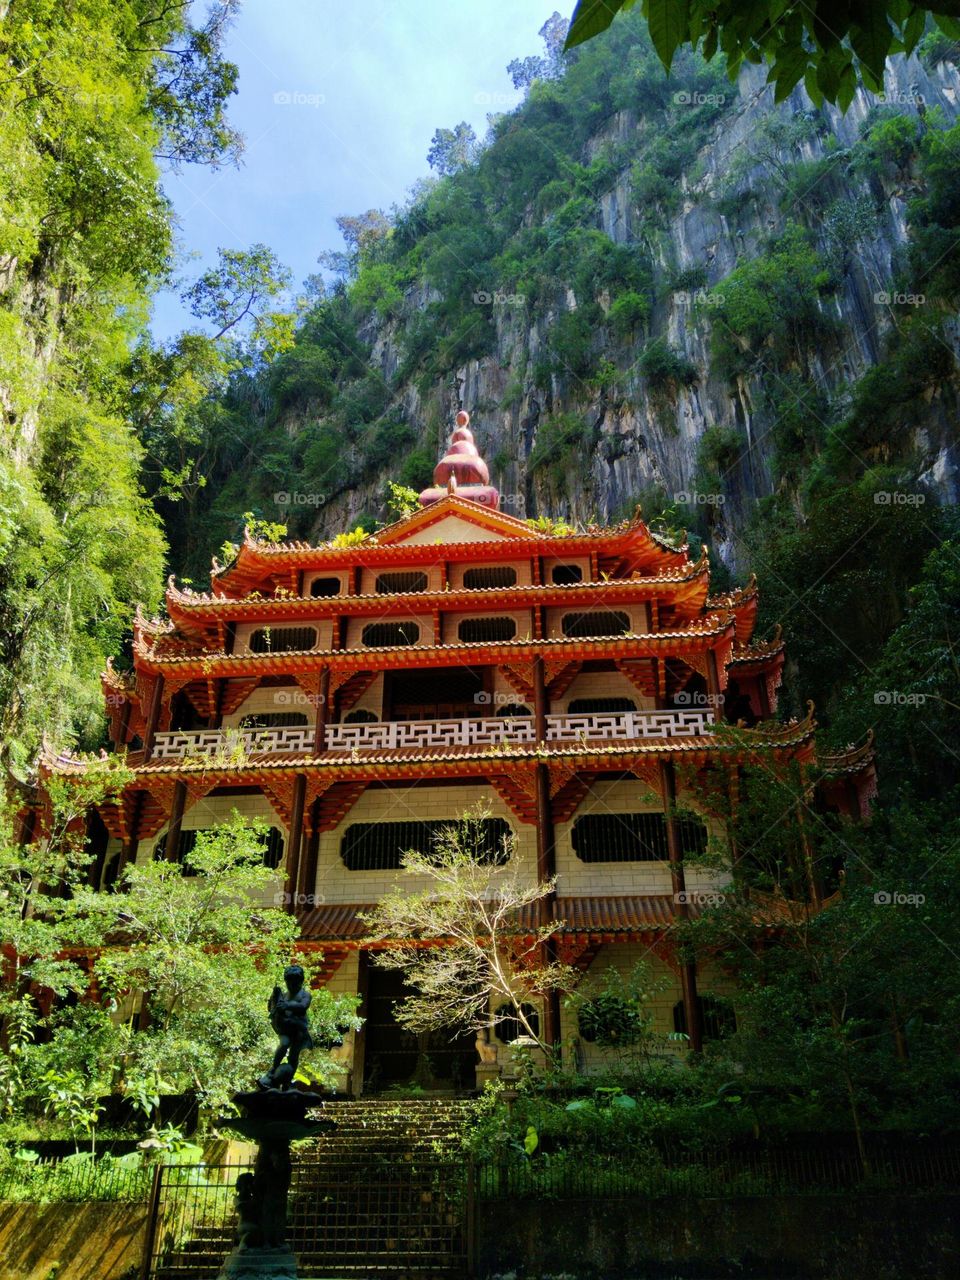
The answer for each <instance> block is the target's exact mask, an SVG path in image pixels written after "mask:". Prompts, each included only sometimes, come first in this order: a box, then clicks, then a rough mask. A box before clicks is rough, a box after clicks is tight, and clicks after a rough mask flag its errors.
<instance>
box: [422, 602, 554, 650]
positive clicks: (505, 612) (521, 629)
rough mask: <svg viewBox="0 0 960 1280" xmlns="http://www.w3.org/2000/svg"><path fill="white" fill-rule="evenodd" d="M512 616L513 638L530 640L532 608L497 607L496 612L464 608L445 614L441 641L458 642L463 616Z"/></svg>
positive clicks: (446, 642) (531, 633)
mask: <svg viewBox="0 0 960 1280" xmlns="http://www.w3.org/2000/svg"><path fill="white" fill-rule="evenodd" d="M491 617H496V618H512V619H513V620H514V622H515V623H516V624H517V631H516V635H515V636H514V637H513V638H514V639H515V640H530V639H532V638H533V610H532V609H498V610H497V611H496V613H494V614H492V613H477V612H476V610H474V611H472V612H471V611H470V610H466V609H465V610H464V611H463V613H448V614H445V615H444V617H443V620H442V627H443V643H444V644H459V643H460V637H459V635H458V634H457V629H458V627H459V626H460V623H461V622H463V621H464V619H465V618H491Z"/></svg>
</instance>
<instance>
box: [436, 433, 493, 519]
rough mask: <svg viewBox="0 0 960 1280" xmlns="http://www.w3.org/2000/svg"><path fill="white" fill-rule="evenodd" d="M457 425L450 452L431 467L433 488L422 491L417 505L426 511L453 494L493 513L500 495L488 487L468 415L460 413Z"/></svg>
mask: <svg viewBox="0 0 960 1280" xmlns="http://www.w3.org/2000/svg"><path fill="white" fill-rule="evenodd" d="M456 421H457V425H456V428H455V430H454V432H453V435H452V436H451V437H450V445H449V448H448V449H447V452H446V453H445V454H444V455H443V457H442V458H441V459H440V461H439V462H438V463H437V465H436V467H434V470H433V483H434V487H433V488H432V489H424V491H423V493H421V495H420V505H421V506H422V507H428V506H429V505H430V504H431V502H438V501H439V500H440V499H441V498H445V497H446V496H447V494H450V493H455V494H457V496H458V497H460V498H469V499H470V501H471V502H479V503H480V504H481V505H482V506H484V507H491V508H492V509H493V510H494V511H496V510H498V509H499V506H500V494H499V493H498V491H497V490H496V489H495V488H494V487H493V485H492V484H491V483H490V472H489V471H488V470H487V464H486V463H485V462H484V460H483V459H482V458H481V457H480V454H479V453H478V452H477V446H476V445H475V444H474V442H473V432H472V431H471V430H470V426H469V423H470V415H469V413H466V412H464V410H463V409H461V410H460V412H459V413H458V414H457V419H456Z"/></svg>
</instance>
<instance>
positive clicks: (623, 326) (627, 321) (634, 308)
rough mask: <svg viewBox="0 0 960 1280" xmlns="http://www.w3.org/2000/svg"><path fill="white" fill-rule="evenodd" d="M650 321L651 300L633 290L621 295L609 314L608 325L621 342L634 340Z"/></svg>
mask: <svg viewBox="0 0 960 1280" xmlns="http://www.w3.org/2000/svg"><path fill="white" fill-rule="evenodd" d="M649 319H650V299H649V298H646V297H644V296H643V294H640V293H635V292H634V291H633V290H632V289H631V290H629V291H628V292H627V293H621V294H620V296H619V298H617V300H616V302H614V303H613V305H612V306H611V308H610V310H609V311H608V312H607V323H608V324H609V325H610V328H611V330H612V331H613V333H614V335H615V337H617V338H618V339H619V340H620V341H621V342H626V341H627V340H628V339H630V338H632V337H633V335H634V334H635V333H636V331H637V330H638V329H642V328H644V327H645V326H646V323H647V321H648V320H649Z"/></svg>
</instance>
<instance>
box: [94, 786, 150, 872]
mask: <svg viewBox="0 0 960 1280" xmlns="http://www.w3.org/2000/svg"><path fill="white" fill-rule="evenodd" d="M145 796H146V792H145V791H138V792H137V793H136V794H135V796H134V797H133V805H132V807H131V813H130V835H129V836H128V837H127V839H126V840H124V841H123V843H122V844H121V846H120V859H119V862H118V863H117V878H118V879H119V877H120V874H121V872H122V871H123V869H124V867H126V866H128V865H129V864H130V863H132V862H136V860H137V849H138V848H139V845H140V814H141V812H142V810H143V802H144V797H145ZM96 887H97V888H99V887H100V886H99V885H97V886H96Z"/></svg>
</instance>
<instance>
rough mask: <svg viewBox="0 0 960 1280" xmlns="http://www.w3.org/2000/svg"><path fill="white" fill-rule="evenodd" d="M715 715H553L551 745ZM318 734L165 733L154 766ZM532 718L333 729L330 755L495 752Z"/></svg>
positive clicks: (691, 731) (290, 749)
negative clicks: (460, 749) (489, 749)
mask: <svg viewBox="0 0 960 1280" xmlns="http://www.w3.org/2000/svg"><path fill="white" fill-rule="evenodd" d="M712 725H713V719H712V717H711V716H710V715H709V714H708V713H707V712H705V711H624V712H619V713H610V714H596V715H576V716H547V741H548V742H552V743H557V744H569V745H573V746H575V745H576V744H578V743H584V742H590V743H593V744H596V743H603V742H623V741H631V740H637V739H660V738H694V737H699V736H701V735H703V734H707V733H710V731H711V727H712ZM313 739H314V732H313V729H311V728H308V727H306V726H299V725H297V726H293V727H292V728H284V729H242V730H241V729H195V730H191V731H189V732H182V733H158V734H157V735H156V738H155V741H154V748H153V756H152V758H153V759H154V760H183V759H185V758H188V757H191V756H213V757H217V758H218V760H221V761H223V762H224V763H227V764H229V763H230V762H231V760H234V759H235V760H236V761H237V763H239V762H240V761H241V760H242V759H243V758H245V757H246V756H248V755H261V754H273V753H275V752H286V753H289V754H292V755H306V754H309V753H310V752H311V751H312V750H313ZM534 741H535V737H534V722H533V719H532V717H530V716H516V717H512V716H496V717H492V718H490V719H483V720H480V719H450V720H384V721H379V722H377V723H375V724H330V725H327V728H326V749H327V751H349V752H353V751H410V750H413V751H416V750H431V751H435V750H437V748H441V749H442V748H445V747H496V746H501V745H511V746H512V745H520V746H522V745H524V744H533V742H534Z"/></svg>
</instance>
